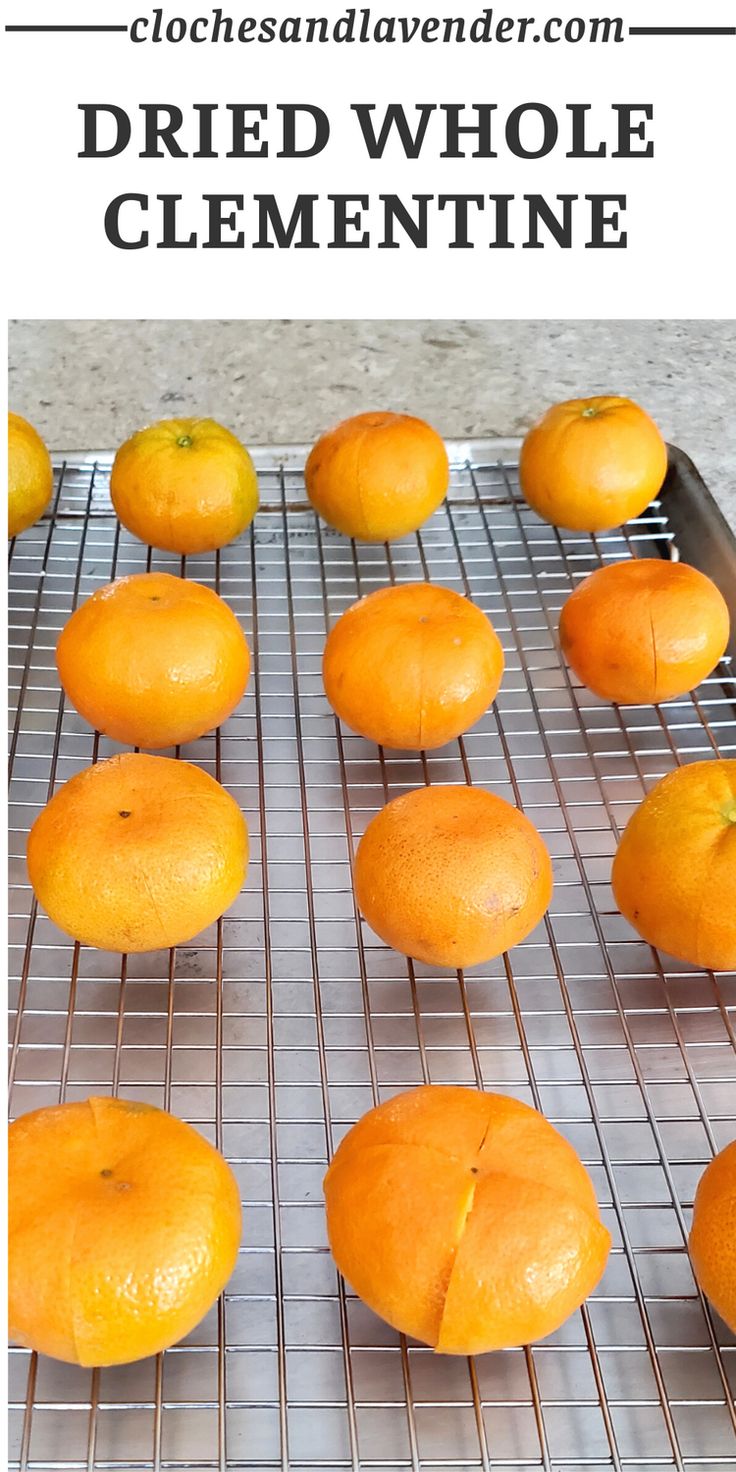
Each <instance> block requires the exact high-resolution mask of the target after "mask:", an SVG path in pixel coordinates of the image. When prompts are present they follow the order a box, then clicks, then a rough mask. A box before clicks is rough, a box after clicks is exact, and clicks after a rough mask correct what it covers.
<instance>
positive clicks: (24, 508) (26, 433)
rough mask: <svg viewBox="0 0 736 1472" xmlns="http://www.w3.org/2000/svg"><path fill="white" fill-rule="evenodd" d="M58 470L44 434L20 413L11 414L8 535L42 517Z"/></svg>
mask: <svg viewBox="0 0 736 1472" xmlns="http://www.w3.org/2000/svg"><path fill="white" fill-rule="evenodd" d="M53 484H54V472H53V470H52V467H51V456H50V455H49V452H48V450H47V449H46V446H45V444H44V442H43V440H42V439H41V436H40V434H38V432H37V431H36V430H35V429H34V428H33V425H32V424H29V423H28V420H27V419H23V418H22V417H21V415H20V414H8V536H9V537H17V536H18V534H19V533H20V532H24V531H26V529H27V528H28V527H29V526H33V523H34V521H38V518H39V516H40V515H41V513H42V512H43V511H45V510H46V507H47V506H48V504H49V501H50V500H51V491H52V489H53Z"/></svg>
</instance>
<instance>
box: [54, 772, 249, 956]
mask: <svg viewBox="0 0 736 1472" xmlns="http://www.w3.org/2000/svg"><path fill="white" fill-rule="evenodd" d="M27 859H28V874H29V877H30V880H31V884H32V885H33V889H34V891H35V893H36V897H37V899H38V901H39V903H40V904H41V905H43V908H44V909H45V910H46V913H47V914H48V915H49V916H50V917H51V919H52V920H53V922H54V924H55V925H58V926H59V928H60V929H61V930H63V931H65V932H66V934H67V935H71V936H73V938H74V939H75V940H78V941H81V942H82V943H83V944H84V945H88V946H97V947H98V949H99V950H103V951H156V950H159V949H162V948H168V947H169V946H176V945H182V944H183V943H184V942H185V941H188V940H191V939H192V938H193V936H195V935H198V934H199V932H200V931H201V930H204V929H205V927H206V926H208V925H211V924H212V923H213V921H215V920H217V919H218V918H219V916H220V915H221V914H222V913H223V911H224V910H226V909H227V908H228V906H229V905H231V904H232V902H233V900H234V899H235V896H236V895H237V894H238V893H239V892H240V889H241V887H242V884H243V880H244V879H245V873H246V869H247V867H248V830H247V827H246V824H245V819H244V817H243V814H242V813H241V811H240V808H239V807H238V804H237V803H236V802H235V799H234V798H232V797H231V796H230V793H229V792H226V791H225V789H224V787H221V786H220V784H219V782H216V781H215V779H214V777H210V776H208V774H207V773H206V772H203V771H201V770H200V768H199V767H193V766H191V764H190V763H189V762H179V761H173V760H171V759H170V758H169V757H163V756H148V755H146V754H144V753H135V752H124V753H123V755H122V756H113V757H110V758H109V760H108V761H104V762H97V764H96V765H95V766H92V767H85V768H84V770H83V771H81V772H78V773H77V775H76V776H75V777H71V778H70V779H69V781H68V782H65V783H64V786H63V787H60V788H59V791H58V792H57V793H55V794H54V796H53V797H52V798H51V801H50V802H49V803H48V804H47V806H46V807H45V808H44V809H43V811H42V812H41V813H40V814H39V816H38V817H37V818H36V821H35V823H34V824H33V827H32V828H31V831H30V834H29V836H28V851H27Z"/></svg>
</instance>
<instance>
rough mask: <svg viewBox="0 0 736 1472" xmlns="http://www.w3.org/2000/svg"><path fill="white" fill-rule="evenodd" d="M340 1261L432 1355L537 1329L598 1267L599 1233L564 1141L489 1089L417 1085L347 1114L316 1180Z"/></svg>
mask: <svg viewBox="0 0 736 1472" xmlns="http://www.w3.org/2000/svg"><path fill="white" fill-rule="evenodd" d="M324 1189H325V1201H326V1204H327V1232H328V1236H329V1242H330V1247H331V1249H332V1253H333V1256H334V1258H335V1262H336V1264H337V1266H338V1268H339V1270H340V1272H341V1273H342V1274H343V1275H344V1276H345V1277H346V1278H347V1280H348V1282H349V1283H350V1284H351V1285H352V1287H353V1288H354V1289H355V1291H356V1293H357V1294H358V1295H359V1296H360V1298H362V1299H363V1300H364V1302H365V1303H367V1304H368V1307H369V1308H371V1309H373V1311H374V1312H375V1313H377V1314H379V1315H380V1316H381V1318H383V1319H386V1320H387V1322H388V1323H389V1324H392V1325H393V1327H394V1328H395V1329H399V1330H401V1331H402V1332H403V1333H404V1334H409V1335H411V1336H412V1337H413V1338H415V1339H419V1340H421V1341H422V1342H423V1343H425V1344H430V1345H431V1346H432V1347H433V1348H434V1349H437V1350H440V1351H441V1352H443V1353H445V1354H464V1355H467V1354H484V1353H485V1352H486V1351H487V1350H492V1349H511V1348H514V1347H516V1346H518V1345H522V1344H528V1343H530V1342H531V1341H532V1340H536V1339H543V1338H545V1336H546V1335H548V1334H551V1333H553V1331H554V1330H555V1329H557V1328H559V1326H560V1324H562V1323H564V1321H565V1319H567V1318H568V1317H569V1315H570V1314H571V1313H573V1312H574V1311H575V1309H577V1308H579V1307H580V1304H581V1303H582V1302H583V1300H584V1299H585V1298H586V1297H587V1296H588V1294H589V1293H590V1292H591V1291H592V1290H593V1288H595V1286H596V1284H597V1283H598V1281H599V1279H600V1278H601V1276H602V1274H603V1270H604V1268H605V1265H606V1260H607V1258H608V1253H609V1250H610V1245H611V1239H610V1236H609V1234H608V1232H607V1230H606V1228H605V1227H604V1226H603V1223H602V1222H601V1220H600V1216H599V1212H598V1206H597V1203H596V1198H595V1192H594V1190H593V1185H592V1182H591V1180H590V1177H589V1175H588V1173H587V1171H586V1170H585V1168H584V1166H583V1164H582V1162H581V1161H580V1159H579V1157H578V1156H577V1155H576V1153H575V1151H574V1150H573V1148H572V1146H571V1145H569V1144H568V1143H567V1141H566V1140H565V1139H563V1137H562V1136H561V1135H559V1134H558V1133H557V1131H556V1130H555V1129H553V1127H552V1125H551V1124H549V1123H548V1122H547V1120H546V1119H544V1118H543V1116H542V1115H541V1114H538V1113H537V1112H536V1110H534V1109H530V1108H529V1107H528V1105H526V1104H521V1103H519V1102H518V1101H517V1100H516V1099H509V1098H506V1097H505V1096H503V1095H500V1094H484V1093H480V1092H479V1091H477V1090H475V1089H464V1088H453V1087H444V1086H441V1085H428V1086H425V1087H423V1088H419V1089H414V1090H412V1091H411V1092H410V1093H408V1094H400V1095H398V1096H397V1097H396V1098H394V1099H391V1100H390V1101H389V1102H388V1103H386V1104H381V1105H379V1107H378V1108H377V1109H372V1110H371V1111H370V1112H369V1113H368V1114H366V1115H364V1117H363V1118H362V1119H361V1120H359V1122H358V1124H356V1125H355V1126H354V1127H353V1129H351V1130H350V1131H349V1132H348V1134H347V1135H346V1136H345V1138H344V1140H343V1141H342V1143H341V1145H340V1146H339V1148H338V1150H337V1152H336V1154H335V1156H334V1159H333V1161H332V1164H331V1165H330V1168H329V1170H328V1172H327V1175H326V1177H325V1183H324Z"/></svg>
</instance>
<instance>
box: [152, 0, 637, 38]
mask: <svg viewBox="0 0 736 1472" xmlns="http://www.w3.org/2000/svg"><path fill="white" fill-rule="evenodd" d="M128 33H129V36H130V40H131V41H133V42H136V43H137V44H145V43H147V44H154V45H155V44H161V43H163V42H169V43H171V44H178V43H180V42H182V41H184V42H186V41H188V42H193V43H195V44H204V43H207V42H209V43H214V44H224V45H237V44H239V45H252V44H255V45H259V44H260V45H268V44H270V43H274V42H275V43H277V44H282V45H283V44H287V45H288V44H293V45H323V46H324V45H330V44H333V45H356V44H357V45H360V44H363V45H366V44H370V43H374V44H379V45H380V44H382V45H394V46H409V45H417V44H418V45H425V46H428V45H433V44H438V43H439V44H445V45H458V46H463V45H469V46H487V45H489V44H490V43H491V42H496V43H502V44H503V43H509V42H511V43H514V42H516V43H517V44H518V43H522V44H524V43H529V42H531V43H532V44H534V43H537V44H539V43H544V44H547V45H555V44H559V43H560V42H562V43H568V44H570V45H579V44H581V43H588V44H592V45H600V44H604V45H605V44H609V43H614V44H616V43H620V42H622V41H624V40H625V38H626V35H627V33H628V27H627V26H626V25H625V23H624V20H623V18H622V17H621V16H601V15H595V16H580V15H568V16H560V15H546V16H534V15H508V14H503V13H502V12H501V11H500V10H498V9H497V8H496V7H495V6H487V7H486V8H484V9H482V10H479V11H478V13H477V15H475V16H471V17H468V16H457V15H452V14H450V15H429V16H418V15H410V14H407V15H386V14H384V13H382V12H381V11H380V10H377V9H373V8H371V7H369V6H362V7H358V8H347V9H345V10H343V11H341V12H340V13H339V14H338V15H336V16H334V15H333V16H331V17H328V16H326V15H324V14H321V15H320V14H316V15H291V16H286V17H283V18H282V19H278V18H276V17H274V16H269V15H257V16H256V15H235V14H233V13H231V12H228V11H225V10H223V9H222V8H220V7H215V8H213V9H212V10H211V11H209V12H207V13H203V14H201V15H198V16H194V17H190V18H187V17H185V16H182V15H178V14H176V12H175V11H171V12H169V11H167V10H165V9H164V8H163V7H155V8H154V9H152V10H151V11H148V12H146V13H142V14H141V15H139V16H137V17H136V18H135V19H134V20H132V21H131V22H130V25H129V27H128Z"/></svg>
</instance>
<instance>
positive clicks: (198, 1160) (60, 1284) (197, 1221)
mask: <svg viewBox="0 0 736 1472" xmlns="http://www.w3.org/2000/svg"><path fill="white" fill-rule="evenodd" d="M240 1234H241V1210H240V1193H239V1191H238V1186H237V1182H236V1180H235V1177H234V1175H233V1173H232V1171H231V1169H230V1167H229V1165H228V1164H227V1163H226V1161H225V1160H224V1159H223V1157H222V1156H221V1155H220V1154H219V1153H218V1151H217V1150H215V1149H213V1147H212V1145H209V1144H208V1143H207V1141H206V1140H204V1139H203V1138H202V1136H201V1135H199V1134H197V1132H196V1130H193V1129H192V1128H191V1126H190V1125H188V1124H184V1122H183V1121H182V1120H180V1119H175V1118H174V1116H173V1115H171V1114H166V1113H164V1111H163V1110H162V1109H154V1108H153V1107H152V1106H151V1105H150V1104H138V1103H134V1102H132V1101H127V1100H124V1099H94V1098H93V1099H86V1100H84V1101H83V1102H81V1103H78V1104H77V1103H74V1104H61V1105H58V1106H57V1107H55V1108H54V1107H52V1108H49V1109H38V1110H36V1111H35V1112H34V1113H32V1114H25V1115H22V1116H21V1118H20V1119H17V1120H16V1121H15V1122H14V1123H13V1124H12V1125H11V1126H10V1133H9V1319H10V1337H11V1339H14V1340H16V1341H17V1342H18V1343H20V1344H23V1345H26V1346H27V1347H28V1348H29V1349H36V1350H38V1351H39V1352H40V1353H41V1354H49V1355H52V1356H53V1357H54V1359H58V1360H67V1361H69V1362H70V1363H72V1364H75V1365H121V1364H127V1363H128V1362H129V1361H131V1360H137V1359H142V1358H144V1357H145V1356H146V1355H152V1354H158V1352H159V1351H160V1350H162V1349H167V1348H168V1346H169V1345H171V1344H175V1343H176V1341H177V1340H179V1339H181V1338H183V1336H184V1335H185V1334H188V1333H189V1332H190V1330H191V1329H193V1328H194V1326H195V1324H198V1323H199V1321H200V1319H202V1318H203V1317H204V1315H205V1314H206V1313H207V1310H208V1309H209V1308H210V1307H211V1305H212V1304H213V1303H214V1301H215V1299H216V1298H217V1296H218V1294H219V1293H221V1291H222V1289H223V1288H224V1286H225V1284H226V1282H227V1280H228V1278H229V1277H230V1274H231V1272H232V1270H233V1268H234V1266H235V1261H236V1258H237V1253H238V1246H239V1244H240Z"/></svg>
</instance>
